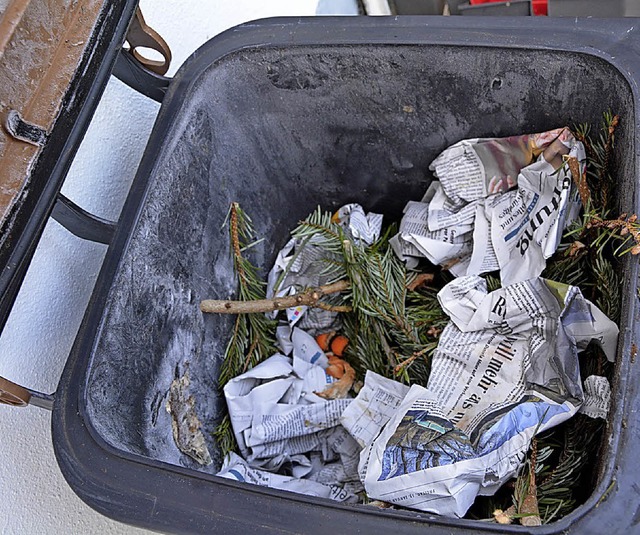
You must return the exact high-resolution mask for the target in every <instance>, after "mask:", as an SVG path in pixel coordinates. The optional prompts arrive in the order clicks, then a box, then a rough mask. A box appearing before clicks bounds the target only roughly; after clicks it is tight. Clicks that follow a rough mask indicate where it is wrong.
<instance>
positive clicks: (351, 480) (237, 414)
mask: <svg viewBox="0 0 640 535" xmlns="http://www.w3.org/2000/svg"><path fill="white" fill-rule="evenodd" d="M291 352H292V355H293V356H292V357H288V356H286V355H282V354H276V355H273V356H271V357H269V358H268V359H266V360H265V361H263V362H261V363H260V364H258V365H257V366H255V367H254V368H252V369H250V370H249V371H247V372H245V373H243V374H242V375H239V376H238V377H236V378H234V379H232V380H231V381H229V382H228V383H227V384H226V385H225V387H224V395H225V399H226V401H227V407H228V410H229V417H230V420H231V424H232V427H233V431H234V435H235V437H236V441H237V443H238V446H239V449H240V452H241V454H242V457H243V458H244V461H243V463H240V464H242V465H243V466H244V465H246V467H249V468H251V470H253V471H250V472H247V470H248V468H247V470H245V472H246V473H244V472H243V473H244V476H243V477H245V479H247V480H256V481H263V482H265V483H264V484H267V483H268V482H273V483H274V486H275V487H276V488H283V487H282V486H280V485H281V484H282V483H283V481H285V480H283V479H282V478H281V477H278V476H276V475H272V476H269V477H267V476H266V475H265V474H261V472H260V471H265V470H266V471H268V472H271V473H272V474H276V473H279V475H280V476H287V477H289V478H291V477H292V478H295V479H305V480H309V481H316V482H317V483H321V484H325V485H326V484H329V487H330V488H331V492H330V495H331V497H334V496H336V499H338V498H339V499H341V500H350V499H351V498H352V497H351V494H353V493H354V492H359V491H360V490H362V484H361V482H360V480H359V477H358V472H357V467H358V460H359V454H360V449H361V448H360V446H359V445H358V443H357V442H356V441H355V440H354V439H353V438H352V437H351V436H350V435H349V434H348V433H347V432H346V430H344V429H343V428H342V427H340V425H339V424H340V416H341V415H342V412H343V411H344V409H345V408H346V407H348V406H349V404H350V403H351V401H352V400H351V399H333V400H325V399H324V398H322V397H320V396H318V395H317V394H316V393H317V392H322V391H323V390H325V388H326V387H327V386H328V385H330V384H332V383H333V382H335V381H336V379H334V378H333V377H331V376H330V375H328V374H327V373H326V372H325V369H326V368H327V366H328V365H329V361H328V358H327V356H326V355H325V353H324V352H323V351H322V350H321V349H320V347H319V346H318V344H317V343H316V341H315V340H314V338H313V337H312V336H310V335H309V334H308V333H306V332H304V331H302V330H300V329H298V328H295V327H294V329H293V334H292V336H291ZM238 463H239V461H238V460H237V459H235V460H233V459H231V460H229V459H228V460H227V463H226V466H227V468H228V467H229V466H231V465H233V466H235V469H236V470H239V468H238V467H239V466H240V465H239V464H238ZM227 471H228V470H227ZM223 472H224V470H223ZM286 482H287V483H286V485H287V488H289V489H290V490H293V489H294V488H297V489H302V488H306V487H305V484H303V483H302V482H300V483H297V482H295V481H292V480H291V479H287V480H286ZM338 487H339V488H342V489H345V491H347V494H349V496H346V495H345V494H344V493H341V492H337V490H336V489H337V488H338ZM308 489H309V493H310V494H313V495H318V494H315V493H316V492H319V491H318V487H317V486H316V485H310V486H308ZM327 492H329V491H327Z"/></svg>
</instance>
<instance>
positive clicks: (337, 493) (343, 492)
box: [217, 453, 359, 503]
mask: <svg viewBox="0 0 640 535" xmlns="http://www.w3.org/2000/svg"><path fill="white" fill-rule="evenodd" d="M217 475H218V476H220V477H224V478H227V479H233V480H235V481H241V482H243V483H245V482H246V483H252V484H254V485H260V486H261V487H271V488H274V489H280V490H288V491H290V492H298V493H300V494H307V495H309V496H317V497H319V498H331V499H332V500H336V501H338V502H343V503H357V502H358V501H359V498H358V497H357V496H356V495H355V494H353V493H352V492H350V491H349V490H347V489H346V488H344V487H343V486H340V485H336V484H334V483H321V482H318V481H314V480H312V479H301V478H298V477H294V476H286V475H281V474H274V473H272V472H267V471H266V470H259V469H257V468H252V467H251V466H250V465H249V463H247V462H246V461H245V460H244V459H243V458H242V457H240V456H239V455H237V454H235V453H230V454H229V455H228V456H227V457H226V458H225V460H224V464H223V465H222V468H221V470H220V472H218V474H217Z"/></svg>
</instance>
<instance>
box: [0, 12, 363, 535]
mask: <svg viewBox="0 0 640 535" xmlns="http://www.w3.org/2000/svg"><path fill="white" fill-rule="evenodd" d="M3 4H4V0H0V6H2V5H3ZM317 4H318V0H269V1H264V0H234V1H233V2H228V1H223V0H190V1H186V0H183V1H180V0H163V1H162V2H158V1H156V2H152V1H151V0H142V1H141V6H142V9H143V13H144V16H145V19H146V22H147V23H148V24H149V25H150V26H151V27H153V28H154V29H156V30H157V31H158V32H159V33H160V34H161V35H162V36H163V37H164V38H165V39H166V41H167V42H168V43H169V45H170V47H171V49H172V52H173V58H174V60H173V66H172V68H171V70H170V72H169V74H173V73H174V72H175V70H176V68H177V67H178V66H179V65H180V64H181V63H182V62H183V61H184V60H185V59H186V57H187V56H188V55H189V54H190V53H191V52H192V51H193V50H195V49H196V48H197V47H198V46H199V45H201V44H202V43H204V42H205V41H206V40H208V39H209V38H211V37H213V36H214V35H216V34H218V33H220V32H221V31H223V30H225V29H226V28H229V27H231V26H234V25H236V24H239V23H241V22H244V21H248V20H252V19H257V18H262V17H268V16H276V15H313V14H314V13H315V11H316V6H317ZM353 4H354V2H353V0H323V1H322V2H321V4H320V5H321V6H322V9H323V10H324V12H325V13H326V12H334V13H340V12H342V13H350V12H353V11H354V7H353ZM157 111H158V105H157V104H156V103H154V102H152V101H149V100H146V99H145V98H144V97H141V96H140V95H138V94H136V93H135V92H134V91H132V90H130V89H129V88H128V87H126V86H124V85H123V84H122V83H120V82H119V81H118V80H116V79H114V78H112V79H111V81H110V82H109V85H108V86H107V89H106V91H105V94H104V97H103V99H102V101H101V103H100V105H99V106H98V110H97V111H96V115H95V117H94V119H93V122H92V123H91V126H90V128H89V131H88V132H87V135H86V137H85V139H84V141H83V143H82V146H81V148H80V151H79V153H78V156H77V158H76V160H75V162H74V164H73V167H72V169H71V171H70V173H69V176H68V178H67V181H66V183H65V186H64V188H63V192H64V194H65V195H67V196H68V197H69V198H71V199H72V200H73V201H75V202H76V203H78V204H79V205H80V206H82V207H83V208H85V209H87V210H89V211H91V212H93V213H95V214H97V215H100V216H102V217H106V218H109V219H116V218H117V217H118V214H119V212H120V209H121V206H122V203H123V202H124V199H125V197H126V194H127V191H128V188H129V185H130V180H131V179H132V178H133V176H134V173H135V169H136V167H137V165H138V162H139V160H140V157H141V155H142V152H143V150H144V146H145V143H146V139H147V137H148V135H149V132H150V130H151V127H152V124H153V121H154V119H155V116H156V114H157ZM105 251H106V247H105V246H103V245H98V244H93V243H89V242H83V241H82V240H80V239H78V238H75V237H74V236H72V235H71V234H70V233H68V232H67V231H66V230H65V229H64V228H62V227H61V226H60V225H58V224H57V223H56V222H55V221H51V222H50V223H49V224H48V226H47V228H46V230H45V232H44V235H43V237H42V239H41V241H40V245H39V247H38V250H37V251H36V254H35V257H34V259H33V262H32V264H31V267H30V269H29V272H28V274H27V277H26V279H25V282H24V284H23V287H22V290H21V293H20V295H19V297H18V299H17V301H16V304H15V306H14V308H13V312H12V314H11V316H10V318H9V321H8V323H7V325H6V327H5V329H4V332H3V333H2V335H1V336H0V375H2V376H4V377H7V378H9V379H11V380H14V381H16V382H18V383H20V384H24V385H26V386H29V387H31V388H34V389H36V390H42V391H46V392H52V391H54V390H55V388H56V385H57V382H58V378H59V376H60V373H61V371H62V368H63V366H64V362H65V360H66V357H67V355H68V353H69V351H70V349H71V345H72V343H73V340H74V338H75V334H76V332H77V329H78V327H79V325H80V321H81V319H82V316H83V314H84V310H85V308H86V305H87V302H88V299H89V296H90V294H91V290H92V288H93V285H94V283H95V278H96V276H97V273H98V270H99V268H100V264H101V262H102V259H103V256H104V253H105ZM50 423H51V422H50V415H49V413H47V412H45V411H43V410H39V409H35V408H31V407H28V408H25V409H14V408H8V407H6V406H1V405H0V533H2V534H5V533H34V534H39V533H83V534H93V533H95V534H97V533H101V534H103V533H104V534H116V533H135V532H139V533H142V531H138V530H135V529H134V528H131V527H128V526H124V525H122V524H119V523H117V522H113V521H111V520H108V519H106V518H104V517H102V516H100V515H99V514H98V513H95V512H94V511H93V510H91V509H89V508H88V507H87V506H86V505H84V503H82V502H81V501H80V500H79V499H78V498H77V497H76V496H75V494H73V492H72V491H71V490H70V488H69V487H68V486H67V485H66V483H65V481H64V479H63V478H62V475H61V474H60V472H59V470H58V466H57V464H56V461H55V459H54V456H53V448H52V445H51V433H50Z"/></svg>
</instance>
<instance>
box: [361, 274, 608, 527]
mask: <svg viewBox="0 0 640 535" xmlns="http://www.w3.org/2000/svg"><path fill="white" fill-rule="evenodd" d="M438 298H439V300H440V302H441V305H442V307H443V309H444V310H445V312H447V314H448V315H449V316H450V318H451V322H450V323H449V324H448V325H447V327H446V328H445V329H444V331H443V332H442V333H441V335H440V341H439V344H438V348H437V349H436V352H435V354H434V357H433V364H432V370H431V375H430V378H429V383H428V384H427V387H426V388H424V387H421V386H418V385H414V386H412V387H411V390H410V391H409V393H408V394H407V396H406V397H405V398H404V400H403V401H402V404H401V405H400V407H399V408H398V410H397V411H396V413H395V414H394V416H393V417H392V418H391V420H390V421H389V423H388V424H387V425H386V426H385V427H384V428H383V430H382V432H381V433H380V435H379V436H378V437H377V438H376V439H375V440H374V442H373V443H372V444H371V445H370V446H368V447H367V448H365V450H363V452H362V454H361V459H360V471H361V474H362V473H364V474H365V479H364V484H365V488H366V490H367V493H368V494H369V496H371V497H373V498H376V499H380V500H384V501H387V502H391V503H397V504H399V505H403V506H407V507H412V508H416V509H420V510H424V511H429V512H433V513H438V514H443V515H448V516H460V517H461V516H463V515H464V514H465V513H466V511H467V510H468V508H469V507H470V506H471V504H472V503H473V501H474V499H475V497H476V496H477V495H478V494H493V493H494V492H495V491H496V490H497V489H498V488H499V487H500V486H501V485H502V484H503V483H504V482H506V481H507V480H508V479H510V478H511V477H513V476H514V475H515V474H516V472H517V470H518V469H519V468H520V466H521V465H522V462H523V461H524V459H525V455H526V452H527V449H528V448H529V445H530V441H531V439H532V438H533V436H534V435H535V434H536V433H539V432H542V431H544V430H546V429H549V428H550V427H553V426H555V425H558V424H559V423H561V422H563V421H565V420H566V419H568V418H569V417H571V416H572V415H573V414H575V413H576V412H577V410H578V409H579V408H580V406H581V405H582V404H583V402H584V401H585V391H584V390H583V387H582V383H581V379H580V370H579V362H578V351H579V350H580V349H583V348H584V347H586V345H587V344H588V343H589V342H591V341H592V340H595V341H597V342H598V343H600V344H601V346H602V348H603V350H604V352H605V354H606V355H607V358H609V359H613V357H614V354H615V349H616V343H617V334H618V328H617V326H616V325H615V323H613V322H612V321H610V320H609V319H607V318H606V316H604V314H602V312H600V311H599V310H598V309H597V308H596V307H595V305H593V304H592V303H590V302H589V301H588V300H587V299H585V298H584V297H583V296H582V294H581V293H580V290H579V289H578V288H576V287H572V286H567V285H563V284H559V283H555V282H551V281H546V280H544V279H540V278H538V279H531V280H528V281H524V282H521V283H517V284H513V285H510V286H507V287H504V288H501V289H499V290H496V291H494V292H491V293H487V291H486V283H485V281H484V280H483V279H481V278H480V277H477V276H468V277H461V278H458V279H455V280H454V281H452V282H451V283H449V284H448V285H447V286H445V287H444V288H443V289H442V290H441V291H440V293H439V294H438ZM602 380H604V381H606V379H604V378H599V379H597V380H595V381H594V380H591V381H590V383H593V384H589V385H588V386H585V389H587V388H588V394H589V396H593V398H594V399H592V400H591V401H590V402H589V403H590V410H591V411H595V410H596V409H595V408H593V407H597V406H600V407H601V408H602V410H604V408H606V407H607V403H608V401H607V400H606V399H605V398H606V392H605V390H606V389H605V388H604V387H603V388H600V389H599V388H598V387H599V386H600V385H601V382H602ZM602 410H601V412H602Z"/></svg>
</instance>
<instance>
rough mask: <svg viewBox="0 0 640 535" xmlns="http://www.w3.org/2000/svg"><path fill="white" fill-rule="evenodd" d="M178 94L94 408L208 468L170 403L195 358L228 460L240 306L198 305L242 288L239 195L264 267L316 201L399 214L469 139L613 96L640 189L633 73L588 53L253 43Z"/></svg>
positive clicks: (98, 363) (131, 432)
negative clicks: (224, 382)
mask: <svg viewBox="0 0 640 535" xmlns="http://www.w3.org/2000/svg"><path fill="white" fill-rule="evenodd" d="M168 100H169V102H165V104H164V106H177V107H178V109H179V111H178V112H177V115H176V116H175V119H174V120H173V121H172V122H171V123H170V124H167V123H166V122H165V121H164V120H163V119H162V118H161V119H159V121H158V123H157V124H156V127H155V134H154V135H152V138H151V141H150V143H160V144H161V151H160V156H159V157H158V158H157V159H156V160H155V161H154V162H152V163H149V162H147V163H146V165H145V164H144V163H143V166H142V167H141V169H140V171H139V177H138V179H141V176H140V174H142V175H148V176H149V186H148V190H147V194H146V196H145V198H144V200H143V203H142V205H141V207H140V208H139V213H138V218H137V222H136V224H135V225H134V227H133V228H132V229H131V233H130V238H129V242H128V245H127V247H126V248H125V250H124V252H123V254H122V259H121V262H120V265H119V267H118V269H117V270H116V272H115V274H114V280H113V285H112V286H111V289H110V293H109V296H108V300H107V304H106V307H105V310H104V315H103V317H102V322H101V325H100V328H99V330H98V335H97V338H96V342H95V344H94V349H93V354H92V356H91V362H90V366H89V369H88V374H87V384H86V390H85V397H86V400H85V401H86V417H87V418H88V420H89V423H90V425H91V426H93V428H94V430H95V431H97V433H99V434H100V436H101V437H102V438H103V439H104V440H105V441H106V442H107V443H109V444H110V445H111V446H113V447H115V448H116V449H118V450H120V451H123V452H126V453H133V454H139V455H142V456H145V457H149V458H153V459H157V460H161V461H166V462H169V463H173V464H177V465H182V466H187V467H192V468H200V467H199V466H198V465H197V464H196V463H195V462H194V461H192V460H191V459H190V458H188V457H187V456H185V455H182V454H181V453H180V452H179V451H178V450H177V448H176V446H175V444H174V441H173V438H172V431H171V420H170V417H169V415H168V414H167V412H166V409H165V403H166V393H167V390H168V389H169V385H170V383H171V381H172V380H173V379H174V378H175V377H177V376H181V375H182V374H183V373H184V372H185V371H187V370H188V372H189V375H190V379H191V387H190V388H191V393H192V394H193V396H194V397H195V400H196V408H197V413H198V415H199V418H200V420H201V422H202V424H203V432H204V434H205V438H206V440H207V442H208V445H209V448H210V450H211V452H212V454H213V456H214V461H215V462H214V463H213V465H211V466H209V467H207V468H205V470H206V471H208V472H215V471H216V470H217V469H218V467H219V463H220V461H221V459H220V455H219V452H218V450H217V446H216V444H215V443H214V441H213V439H212V438H211V432H212V431H213V429H214V427H215V424H216V422H217V419H218V417H219V414H220V409H221V407H222V406H223V404H224V400H223V399H222V398H221V397H220V396H219V395H218V393H217V392H218V390H217V383H216V377H217V374H218V367H219V363H220V361H221V359H222V356H223V354H224V350H225V346H226V344H227V341H228V338H229V335H230V330H231V327H232V322H233V318H232V317H229V316H225V317H220V316H207V317H203V316H202V314H201V313H200V312H199V309H198V303H199V302H200V300H201V299H205V298H228V297H230V296H233V295H234V291H235V290H234V289H235V281H234V275H233V269H232V263H231V259H230V255H229V240H228V235H227V230H226V228H223V223H224V221H225V217H226V214H227V211H228V207H229V204H230V203H231V202H232V201H237V202H239V203H240V204H241V206H242V207H243V208H244V209H245V211H246V212H247V213H248V214H249V215H250V216H251V218H252V219H253V222H254V225H255V228H256V233H257V236H258V237H261V238H264V241H262V242H260V243H259V244H258V245H257V246H255V247H253V248H252V250H251V255H252V259H253V260H254V261H255V262H257V264H258V265H259V266H261V267H262V268H263V269H264V270H265V274H266V270H268V269H269V266H270V265H271V263H272V261H273V259H274V257H275V254H276V253H277V251H278V249H279V248H280V247H282V246H283V245H284V243H285V242H286V240H287V233H288V231H289V230H290V229H291V228H293V227H294V226H295V224H296V223H297V222H298V221H299V220H300V219H302V218H304V217H305V216H306V215H307V214H309V213H310V212H311V211H312V210H314V208H316V207H317V206H318V205H321V206H322V207H323V208H325V209H334V208H336V207H338V206H340V205H342V204H344V203H347V202H359V203H361V204H362V205H363V206H364V207H365V208H366V209H367V210H372V211H375V212H382V213H384V214H385V216H387V219H386V220H387V222H389V221H392V220H397V219H398V218H399V217H400V215H401V213H402V208H403V206H404V204H405V203H406V201H408V200H410V199H413V200H419V199H420V198H421V196H422V195H423V193H424V191H425V190H426V188H427V186H428V184H429V182H430V181H431V179H432V177H431V174H430V172H429V171H428V166H429V164H430V162H431V161H432V160H433V159H434V158H435V157H436V156H437V155H438V154H439V153H440V152H441V151H442V150H443V149H445V148H446V147H447V146H449V145H451V144H453V143H455V142H457V141H459V140H460V139H464V138H470V137H483V136H484V137H486V136H508V135H514V134H520V133H525V132H538V131H544V130H547V129H551V128H555V127H559V126H563V125H573V124H576V123H578V122H590V123H599V122H600V121H601V118H602V113H603V112H604V111H606V110H609V109H610V110H613V111H615V112H616V113H619V114H620V115H621V116H622V117H623V120H622V124H621V126H620V128H619V131H618V136H617V149H616V150H617V161H618V162H619V164H620V170H619V171H620V172H619V176H621V177H623V180H624V183H623V184H621V189H620V191H623V192H625V194H624V195H621V196H620V198H619V200H620V203H621V208H622V209H630V207H631V203H632V195H630V193H631V192H633V191H635V186H634V183H635V182H634V176H633V169H634V165H635V162H634V157H633V154H634V152H633V143H634V141H633V140H634V134H635V132H634V130H633V121H631V120H629V121H626V120H625V118H627V117H628V118H632V117H634V111H633V100H632V96H631V91H630V88H629V86H628V84H627V82H626V81H625V79H624V78H623V76H622V75H621V74H620V72H619V71H617V70H616V69H615V68H614V67H613V66H611V65H610V64H609V63H607V62H605V61H604V60H601V59H598V58H596V57H593V56H588V55H583V54H578V53H570V52H560V51H542V50H521V49H498V48H481V47H468V46H464V47H463V46H457V47H456V46H422V45H420V46H418V45H411V46H409V45H407V46H388V45H362V46H328V45H323V46H315V47H311V46H310V47H301V46H299V47H291V48H287V49H278V48H255V49H247V50H243V51H241V52H237V53H234V54H231V55H229V56H226V57H224V58H222V59H221V60H217V61H216V62H212V64H211V66H210V67H208V68H207V69H205V70H204V71H202V72H201V73H199V74H198V76H197V77H196V78H195V79H194V83H193V84H192V85H191V86H190V89H189V90H188V91H186V92H185V94H183V95H180V94H177V93H176V94H173V95H171V96H170V98H169V99H168ZM161 117H162V116H161ZM149 149H150V148H149V147H148V148H147V150H148V151H149ZM142 179H143V180H146V178H145V177H144V176H142Z"/></svg>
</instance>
